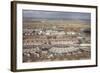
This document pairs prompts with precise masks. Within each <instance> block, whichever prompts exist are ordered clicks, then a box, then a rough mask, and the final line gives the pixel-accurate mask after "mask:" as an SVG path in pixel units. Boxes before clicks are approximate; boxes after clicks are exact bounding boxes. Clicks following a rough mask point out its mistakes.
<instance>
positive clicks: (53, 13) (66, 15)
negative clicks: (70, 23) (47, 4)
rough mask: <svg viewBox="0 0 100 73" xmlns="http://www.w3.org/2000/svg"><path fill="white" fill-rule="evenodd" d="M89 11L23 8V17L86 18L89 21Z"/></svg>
mask: <svg viewBox="0 0 100 73" xmlns="http://www.w3.org/2000/svg"><path fill="white" fill-rule="evenodd" d="M90 18H91V14H90V13H82V12H81V13H80V12H61V11H42V10H41V11H40V10H23V19H56V20H60V19H63V20H68V19H69V20H86V21H90Z"/></svg>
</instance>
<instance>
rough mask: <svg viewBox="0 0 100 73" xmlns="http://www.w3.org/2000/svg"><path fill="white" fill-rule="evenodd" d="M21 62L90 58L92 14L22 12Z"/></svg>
mask: <svg viewBox="0 0 100 73" xmlns="http://www.w3.org/2000/svg"><path fill="white" fill-rule="evenodd" d="M22 19H23V28H22V29H23V33H22V35H23V51H22V58H23V62H24V63H28V62H48V61H71V60H88V59H91V14H90V13H84V12H67V11H43V10H23V11H22Z"/></svg>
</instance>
